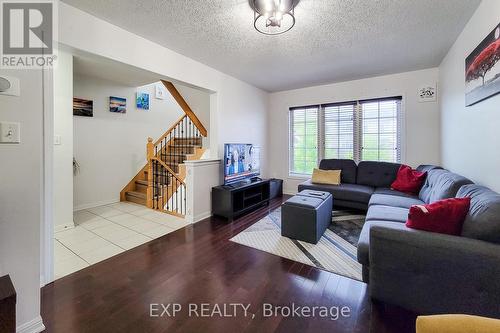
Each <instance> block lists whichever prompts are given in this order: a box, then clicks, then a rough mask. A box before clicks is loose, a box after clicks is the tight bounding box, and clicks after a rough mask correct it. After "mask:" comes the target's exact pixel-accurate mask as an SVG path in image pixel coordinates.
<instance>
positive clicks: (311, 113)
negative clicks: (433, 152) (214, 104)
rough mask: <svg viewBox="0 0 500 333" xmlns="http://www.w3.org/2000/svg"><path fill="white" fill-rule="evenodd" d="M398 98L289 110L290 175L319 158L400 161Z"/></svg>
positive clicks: (305, 169) (310, 167)
mask: <svg viewBox="0 0 500 333" xmlns="http://www.w3.org/2000/svg"><path fill="white" fill-rule="evenodd" d="M401 100H402V98H401V97H392V98H383V99H373V100H364V101H353V102H346V103H333V104H324V105H317V106H308V107H297V108H290V168H289V169H290V170H289V171H290V174H292V175H293V174H298V175H300V174H311V173H312V170H313V169H314V168H315V167H317V165H318V161H319V160H321V159H323V158H346V159H353V160H355V161H356V162H359V161H386V162H400V161H401V130H402V126H401V124H402V111H401Z"/></svg>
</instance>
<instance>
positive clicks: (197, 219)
mask: <svg viewBox="0 0 500 333" xmlns="http://www.w3.org/2000/svg"><path fill="white" fill-rule="evenodd" d="M210 216H212V212H204V213H201V214H198V215H196V216H186V219H187V220H188V222H189V223H197V222H200V221H202V220H204V219H206V218H209V217H210Z"/></svg>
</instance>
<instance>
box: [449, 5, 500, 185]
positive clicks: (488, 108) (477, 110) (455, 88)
mask: <svg viewBox="0 0 500 333" xmlns="http://www.w3.org/2000/svg"><path fill="white" fill-rule="evenodd" d="M499 21H500V1H498V0H483V1H482V2H481V4H480V5H479V7H478V9H477V10H476V12H475V14H474V15H473V16H472V18H471V19H470V21H469V23H468V24H467V25H466V27H465V29H464V30H463V31H462V33H461V34H460V36H459V37H458V39H457V41H456V42H455V44H454V45H453V47H452V48H451V49H450V51H449V52H448V54H447V55H446V57H445V58H444V60H443V62H442V63H441V66H440V67H439V71H440V73H439V81H440V90H441V124H442V125H441V126H442V140H441V145H442V146H441V150H442V160H443V165H444V167H446V168H448V169H450V170H451V171H454V172H457V173H459V174H462V175H464V176H466V177H469V178H470V179H471V180H473V181H475V182H477V183H480V184H483V185H486V186H489V187H491V188H492V189H494V190H496V191H500V177H498V170H499V169H500V154H499V153H498V152H499V151H500V140H499V129H500V112H499V111H500V110H499V105H500V95H497V96H494V97H491V98H489V99H487V100H485V101H482V102H479V103H478V104H475V105H473V106H470V107H465V95H464V92H465V75H464V68H465V58H466V57H467V56H468V55H469V54H470V53H471V52H472V51H473V50H474V49H475V48H476V46H477V45H478V44H479V43H480V42H481V41H482V40H483V39H484V37H486V36H487V35H488V34H489V33H490V32H491V30H492V29H493V28H494V27H495V26H496V25H497V24H498V22H499Z"/></svg>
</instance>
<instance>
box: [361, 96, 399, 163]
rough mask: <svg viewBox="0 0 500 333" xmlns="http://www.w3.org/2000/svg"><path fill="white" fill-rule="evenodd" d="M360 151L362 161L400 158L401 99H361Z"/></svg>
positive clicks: (392, 160) (396, 160)
mask: <svg viewBox="0 0 500 333" xmlns="http://www.w3.org/2000/svg"><path fill="white" fill-rule="evenodd" d="M359 105H360V111H361V113H360V119H361V122H362V124H361V133H362V136H361V140H362V142H361V145H360V147H361V151H360V155H359V156H360V159H361V160H363V161H384V162H399V161H400V160H401V140H400V132H401V117H400V116H399V115H400V113H401V111H400V106H401V101H400V100H399V99H383V100H370V101H362V102H360V103H359Z"/></svg>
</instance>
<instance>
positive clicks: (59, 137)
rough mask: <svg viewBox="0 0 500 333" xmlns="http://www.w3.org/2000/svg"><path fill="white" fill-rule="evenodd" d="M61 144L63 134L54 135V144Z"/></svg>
mask: <svg viewBox="0 0 500 333" xmlns="http://www.w3.org/2000/svg"><path fill="white" fill-rule="evenodd" d="M60 144H61V136H60V135H57V134H56V135H54V146H59V145H60Z"/></svg>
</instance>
